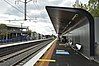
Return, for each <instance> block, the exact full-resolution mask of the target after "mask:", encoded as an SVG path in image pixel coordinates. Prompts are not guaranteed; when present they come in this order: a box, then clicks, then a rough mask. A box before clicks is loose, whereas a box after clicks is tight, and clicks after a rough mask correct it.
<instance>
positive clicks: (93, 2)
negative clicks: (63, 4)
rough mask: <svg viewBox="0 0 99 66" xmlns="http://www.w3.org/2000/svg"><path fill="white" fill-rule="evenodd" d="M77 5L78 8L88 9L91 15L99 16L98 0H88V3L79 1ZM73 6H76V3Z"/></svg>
mask: <svg viewBox="0 0 99 66" xmlns="http://www.w3.org/2000/svg"><path fill="white" fill-rule="evenodd" d="M78 5H79V6H78V8H82V9H85V10H87V11H89V12H90V13H91V14H92V16H93V17H99V0H89V1H88V4H83V3H81V2H80V3H79V4H78ZM73 7H76V3H75V4H74V5H73Z"/></svg>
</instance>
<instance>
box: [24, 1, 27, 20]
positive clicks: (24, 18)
mask: <svg viewBox="0 0 99 66" xmlns="http://www.w3.org/2000/svg"><path fill="white" fill-rule="evenodd" d="M26 4H27V0H25V2H24V20H27V19H26Z"/></svg>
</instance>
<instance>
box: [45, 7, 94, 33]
mask: <svg viewBox="0 0 99 66" xmlns="http://www.w3.org/2000/svg"><path fill="white" fill-rule="evenodd" d="M46 10H47V12H48V15H49V17H50V19H51V21H52V24H53V26H54V28H55V30H56V33H58V34H64V33H66V32H68V31H70V30H72V29H75V28H77V26H76V25H77V24H78V23H79V22H80V20H83V19H84V18H87V19H88V20H89V22H90V23H91V22H94V20H93V17H92V16H91V15H90V13H89V12H87V11H86V10H84V9H80V8H67V7H56V6H46ZM79 26H80V25H79Z"/></svg>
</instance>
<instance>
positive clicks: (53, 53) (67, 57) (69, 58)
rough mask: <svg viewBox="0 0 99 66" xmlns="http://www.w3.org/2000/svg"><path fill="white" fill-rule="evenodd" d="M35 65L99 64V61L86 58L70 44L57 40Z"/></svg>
mask: <svg viewBox="0 0 99 66" xmlns="http://www.w3.org/2000/svg"><path fill="white" fill-rule="evenodd" d="M35 66H99V63H98V62H95V61H94V60H89V59H87V58H85V57H84V56H83V55H81V54H80V53H78V52H76V51H74V50H73V49H72V48H71V47H70V46H67V47H66V46H65V44H61V43H60V42H56V43H54V44H53V45H52V46H51V48H50V49H49V50H48V51H47V52H46V53H45V54H44V55H43V56H42V57H41V58H40V59H39V60H38V62H37V63H36V64H35Z"/></svg>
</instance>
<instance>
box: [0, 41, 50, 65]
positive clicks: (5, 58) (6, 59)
mask: <svg viewBox="0 0 99 66" xmlns="http://www.w3.org/2000/svg"><path fill="white" fill-rule="evenodd" d="M51 41H52V40H46V41H42V42H37V43H36V42H35V43H30V44H24V45H19V46H16V47H15V46H14V47H10V49H9V48H7V49H6V50H7V51H6V50H5V49H3V50H5V51H4V52H1V51H0V52H1V53H0V66H17V65H19V66H22V65H23V64H24V63H25V62H27V61H28V60H29V59H30V58H32V57H33V56H34V55H36V54H37V53H38V52H39V51H40V50H41V49H43V48H44V47H45V46H46V45H48V44H49V43H50V42H51ZM3 50H2V51H3ZM2 53H3V54H2Z"/></svg>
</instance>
